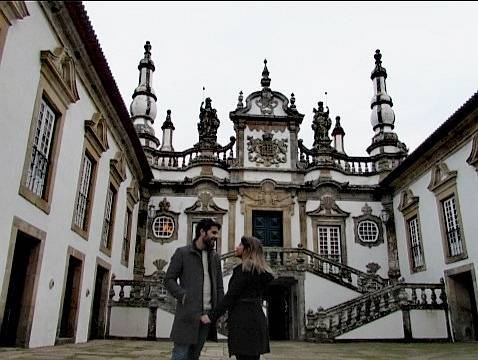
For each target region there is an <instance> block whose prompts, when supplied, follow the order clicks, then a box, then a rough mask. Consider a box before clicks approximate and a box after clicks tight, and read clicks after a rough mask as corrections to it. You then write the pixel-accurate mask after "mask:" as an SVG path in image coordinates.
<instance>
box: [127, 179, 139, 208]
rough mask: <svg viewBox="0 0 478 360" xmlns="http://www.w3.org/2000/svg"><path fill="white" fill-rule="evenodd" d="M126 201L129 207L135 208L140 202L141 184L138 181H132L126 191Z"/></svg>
mask: <svg viewBox="0 0 478 360" xmlns="http://www.w3.org/2000/svg"><path fill="white" fill-rule="evenodd" d="M126 199H127V202H128V205H129V206H131V207H134V205H135V204H137V203H138V202H139V184H138V180H136V179H133V180H131V184H130V186H129V187H128V188H127V189H126Z"/></svg>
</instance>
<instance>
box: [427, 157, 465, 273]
mask: <svg viewBox="0 0 478 360" xmlns="http://www.w3.org/2000/svg"><path fill="white" fill-rule="evenodd" d="M457 176H458V172H457V171H456V170H453V171H450V170H449V169H448V167H447V165H446V164H445V163H444V162H440V163H438V164H437V165H435V167H434V168H433V169H432V172H431V180H430V184H429V185H428V190H430V191H431V192H433V193H434V194H435V199H436V205H437V211H438V221H439V224H440V232H441V238H442V246H443V256H444V260H445V264H450V263H454V262H457V261H460V260H464V259H467V258H468V252H467V249H466V237H465V234H464V228H463V221H462V218H461V210H460V208H461V207H460V200H459V196H458V188H457ZM451 197H454V198H455V208H456V223H457V225H458V228H459V237H460V239H461V242H462V247H463V252H462V253H461V254H459V255H451V253H450V247H449V243H448V237H447V227H446V219H445V214H444V210H443V202H444V201H446V200H447V199H449V198H451Z"/></svg>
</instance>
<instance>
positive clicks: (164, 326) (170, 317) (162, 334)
mask: <svg viewBox="0 0 478 360" xmlns="http://www.w3.org/2000/svg"><path fill="white" fill-rule="evenodd" d="M173 321H174V314H171V313H169V312H167V311H164V310H163V309H160V308H158V311H157V313H156V338H158V339H169V335H170V334H171V328H172V327H173ZM146 328H148V325H147V324H146Z"/></svg>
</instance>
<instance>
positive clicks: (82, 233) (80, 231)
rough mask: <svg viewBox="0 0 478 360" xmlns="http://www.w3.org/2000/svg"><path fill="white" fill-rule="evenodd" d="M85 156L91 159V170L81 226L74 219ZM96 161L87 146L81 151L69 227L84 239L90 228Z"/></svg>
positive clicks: (96, 171) (76, 214)
mask: <svg viewBox="0 0 478 360" xmlns="http://www.w3.org/2000/svg"><path fill="white" fill-rule="evenodd" d="M85 158H88V159H89V160H90V161H91V171H90V179H89V185H88V193H87V196H86V202H87V205H86V209H85V214H84V226H83V227H81V226H80V225H79V224H77V223H76V221H75V219H76V217H77V216H78V203H79V201H80V196H81V195H80V190H81V186H82V179H83V171H84V167H85ZM98 161H99V159H98V158H96V157H95V156H93V155H91V153H90V151H88V149H87V148H85V150H84V151H83V157H82V160H81V165H80V173H79V178H78V186H77V191H76V199H75V205H74V210H73V219H72V223H71V229H72V230H73V231H75V232H76V233H77V234H79V235H80V236H81V237H83V238H84V239H85V240H88V235H89V231H90V228H91V213H92V209H93V202H94V195H95V188H96V178H97V173H98Z"/></svg>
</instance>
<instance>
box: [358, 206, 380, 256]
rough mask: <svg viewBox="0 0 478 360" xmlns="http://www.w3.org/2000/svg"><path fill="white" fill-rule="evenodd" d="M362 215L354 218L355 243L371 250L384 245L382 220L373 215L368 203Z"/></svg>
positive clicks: (363, 208)
mask: <svg viewBox="0 0 478 360" xmlns="http://www.w3.org/2000/svg"><path fill="white" fill-rule="evenodd" d="M362 214H363V215H361V216H354V217H353V219H354V235H355V242H356V243H358V244H360V245H363V246H368V247H369V248H370V247H372V246H378V245H380V244H382V243H383V227H382V220H381V219H380V218H379V217H378V216H375V215H372V208H371V207H370V205H368V204H367V203H365V205H364V206H363V207H362Z"/></svg>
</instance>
